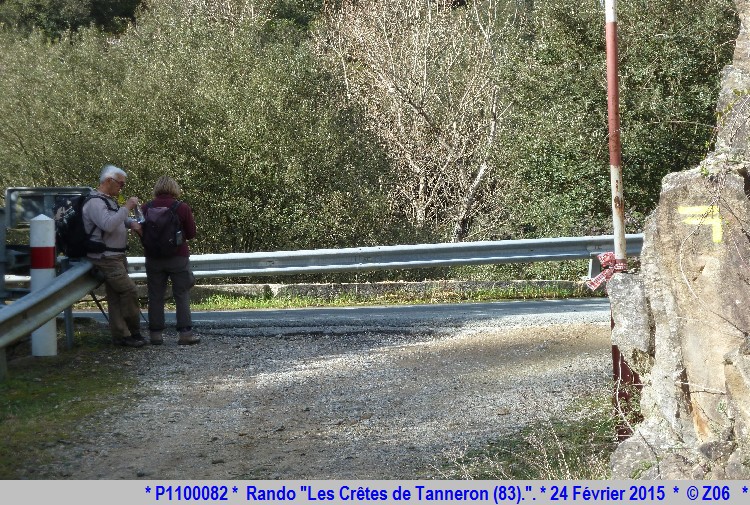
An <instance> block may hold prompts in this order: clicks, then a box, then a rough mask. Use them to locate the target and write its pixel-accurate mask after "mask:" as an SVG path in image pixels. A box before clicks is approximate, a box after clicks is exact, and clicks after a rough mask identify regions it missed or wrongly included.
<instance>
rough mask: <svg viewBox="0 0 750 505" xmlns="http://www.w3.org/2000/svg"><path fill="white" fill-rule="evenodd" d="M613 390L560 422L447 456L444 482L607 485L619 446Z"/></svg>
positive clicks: (589, 399) (545, 423)
mask: <svg viewBox="0 0 750 505" xmlns="http://www.w3.org/2000/svg"><path fill="white" fill-rule="evenodd" d="M616 424H617V419H616V417H615V415H614V412H613V408H612V390H611V389H609V390H607V391H599V392H597V393H596V394H595V395H592V396H589V397H587V398H583V399H581V400H579V401H577V402H576V404H575V405H571V407H570V408H569V409H568V411H567V412H566V413H565V414H564V415H563V416H562V417H561V418H558V419H545V420H540V421H537V422H534V423H532V424H530V425H528V426H526V427H525V428H523V429H521V430H519V431H517V432H515V433H510V434H507V435H504V436H503V437H502V438H498V439H496V440H492V441H490V442H489V443H488V444H487V445H486V446H485V447H483V448H480V449H472V450H467V451H464V452H463V453H461V454H454V455H448V456H447V458H446V459H447V460H446V461H445V462H444V463H443V464H442V465H440V467H439V468H435V469H434V470H435V471H436V472H437V473H438V474H439V478H441V479H461V480H466V479H490V480H495V479H510V480H604V479H608V478H609V476H610V469H609V458H610V456H611V455H612V452H614V450H615V448H616V447H617V440H616V435H615V433H616V429H615V428H616Z"/></svg>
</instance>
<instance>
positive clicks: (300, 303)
mask: <svg viewBox="0 0 750 505" xmlns="http://www.w3.org/2000/svg"><path fill="white" fill-rule="evenodd" d="M591 296H598V295H597V294H592V293H591V292H590V291H589V290H588V288H586V287H585V286H583V285H579V286H576V287H569V286H565V285H559V284H541V285H534V284H527V283H518V284H509V285H507V286H503V287H496V288H491V289H467V290H452V289H426V290H409V289H394V290H392V291H385V292H380V293H372V294H368V293H356V292H354V293H353V292H347V291H343V292H334V293H333V294H331V295H328V296H289V295H280V296H269V295H253V296H250V295H242V294H237V293H225V294H218V293H214V294H211V295H209V296H207V297H205V298H203V299H202V300H199V301H194V302H191V308H193V309H194V310H251V309H286V308H305V307H337V306H341V307H344V306H367V305H405V304H438V303H468V302H491V301H500V300H534V299H562V298H582V297H591ZM168 305H169V304H168Z"/></svg>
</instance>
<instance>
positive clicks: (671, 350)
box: [608, 0, 750, 479]
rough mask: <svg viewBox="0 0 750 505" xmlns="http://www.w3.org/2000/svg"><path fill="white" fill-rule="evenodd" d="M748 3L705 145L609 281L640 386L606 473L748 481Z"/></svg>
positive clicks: (618, 330)
mask: <svg viewBox="0 0 750 505" xmlns="http://www.w3.org/2000/svg"><path fill="white" fill-rule="evenodd" d="M748 5H749V2H748V1H747V0H739V1H737V7H738V11H739V13H740V18H741V20H742V27H741V31H740V35H739V38H738V40H737V45H736V50H735V56H734V61H733V64H732V65H731V66H728V67H727V68H726V69H725V70H724V72H723V74H722V93H721V97H720V100H719V104H718V109H719V111H721V112H722V114H721V123H720V126H719V135H718V141H717V146H716V150H715V152H713V153H711V155H709V156H708V157H707V158H706V159H705V160H704V161H703V162H702V163H701V165H700V166H699V167H697V168H694V169H691V170H687V171H684V172H676V173H672V174H669V175H668V176H667V177H665V178H664V180H663V184H662V190H661V195H660V199H659V205H658V207H657V209H656V210H655V211H654V212H653V214H652V215H651V216H650V217H649V219H648V220H647V224H646V228H645V229H644V247H643V252H642V255H641V266H642V268H641V272H640V273H638V274H636V275H631V274H618V275H615V276H614V277H613V278H612V279H611V280H610V282H609V283H608V290H609V293H610V298H611V303H612V311H613V318H614V322H615V328H614V330H613V335H612V338H613V344H616V345H618V346H619V348H620V351H621V352H622V354H623V357H624V358H625V359H626V360H627V361H628V363H629V364H630V365H631V367H632V368H633V369H634V370H635V371H636V372H638V374H639V375H640V378H641V380H642V384H643V389H642V391H641V401H640V408H641V414H642V415H643V418H644V421H643V422H642V423H640V424H639V425H637V426H636V427H635V430H634V433H633V436H632V437H630V438H629V439H628V440H626V441H625V442H623V443H622V444H620V446H619V447H618V449H617V450H616V451H615V453H614V455H613V457H612V471H613V477H614V478H622V479H630V478H660V479H682V478H693V479H747V478H750V435H749V433H748V430H750V201H749V200H748V188H750V184H749V183H748V171H747V167H748V165H749V164H750V153H749V152H748V132H749V130H748V127H747V125H748V119H749V118H750V107H749V105H750V102H748V95H746V94H745V93H746V92H747V91H748V90H750V38H749V37H748V32H747V26H746V21H748V20H750V17H748V14H750V8H749V7H748ZM738 92H739V93H738ZM676 168H679V167H676Z"/></svg>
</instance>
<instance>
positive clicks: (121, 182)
mask: <svg viewBox="0 0 750 505" xmlns="http://www.w3.org/2000/svg"><path fill="white" fill-rule="evenodd" d="M110 179H111V180H113V181H115V182H116V183H117V185H118V186H120V187H123V186H124V185H125V181H118V180H117V179H115V178H114V177H110Z"/></svg>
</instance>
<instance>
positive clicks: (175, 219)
mask: <svg viewBox="0 0 750 505" xmlns="http://www.w3.org/2000/svg"><path fill="white" fill-rule="evenodd" d="M180 203H182V202H180V201H179V200H175V202H174V203H173V204H172V205H171V206H169V207H154V206H153V202H149V203H147V204H146V207H145V208H144V212H143V215H144V218H145V220H144V221H143V223H141V229H142V231H143V232H142V233H141V243H142V244H143V250H144V251H145V253H146V256H148V257H149V258H168V257H170V256H174V255H175V254H177V249H179V247H180V245H182V242H183V237H182V223H181V222H180V216H178V215H177V207H179V206H180Z"/></svg>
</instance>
